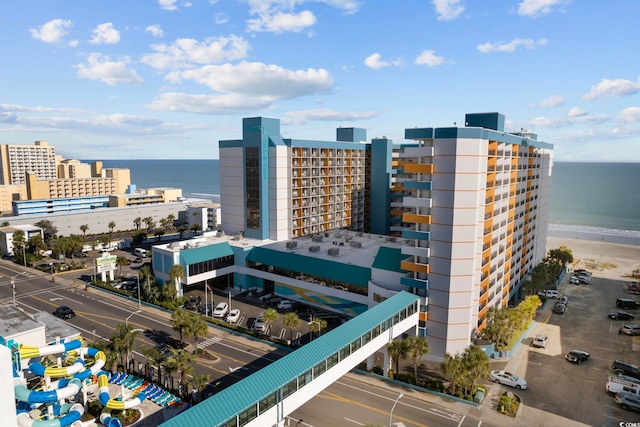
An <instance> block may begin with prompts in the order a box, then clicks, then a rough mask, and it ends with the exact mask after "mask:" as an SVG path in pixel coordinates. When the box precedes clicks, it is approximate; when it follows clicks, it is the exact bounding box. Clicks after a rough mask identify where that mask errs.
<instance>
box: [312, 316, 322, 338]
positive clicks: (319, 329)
mask: <svg viewBox="0 0 640 427" xmlns="http://www.w3.org/2000/svg"><path fill="white" fill-rule="evenodd" d="M314 323H315V324H316V325H318V338H320V336H321V335H322V324H321V323H320V322H319V321H317V320H312V321H311V322H309V324H310V325H312V324H314Z"/></svg>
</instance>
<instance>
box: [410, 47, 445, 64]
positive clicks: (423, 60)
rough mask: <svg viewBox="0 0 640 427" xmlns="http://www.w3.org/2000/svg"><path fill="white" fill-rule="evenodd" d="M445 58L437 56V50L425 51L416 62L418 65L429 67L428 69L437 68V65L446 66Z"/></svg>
mask: <svg viewBox="0 0 640 427" xmlns="http://www.w3.org/2000/svg"><path fill="white" fill-rule="evenodd" d="M444 61H445V59H444V57H443V56H438V55H436V51H435V50H424V51H422V53H421V54H420V55H418V56H417V57H416V60H415V61H414V62H415V64H417V65H427V66H428V67H435V66H437V65H442V64H444Z"/></svg>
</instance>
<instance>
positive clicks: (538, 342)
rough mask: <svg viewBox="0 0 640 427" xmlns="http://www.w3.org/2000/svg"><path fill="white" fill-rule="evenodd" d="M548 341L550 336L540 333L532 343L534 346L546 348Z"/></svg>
mask: <svg viewBox="0 0 640 427" xmlns="http://www.w3.org/2000/svg"><path fill="white" fill-rule="evenodd" d="M548 342H549V337H547V336H546V335H542V334H538V335H536V336H535V338H534V339H533V342H532V343H531V345H532V346H533V347H539V348H545V347H546V346H547V343H548Z"/></svg>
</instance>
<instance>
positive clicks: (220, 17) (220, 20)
mask: <svg viewBox="0 0 640 427" xmlns="http://www.w3.org/2000/svg"><path fill="white" fill-rule="evenodd" d="M213 22H214V23H216V24H218V25H221V24H226V23H227V22H229V17H227V15H225V14H224V12H217V13H216V14H215V15H213Z"/></svg>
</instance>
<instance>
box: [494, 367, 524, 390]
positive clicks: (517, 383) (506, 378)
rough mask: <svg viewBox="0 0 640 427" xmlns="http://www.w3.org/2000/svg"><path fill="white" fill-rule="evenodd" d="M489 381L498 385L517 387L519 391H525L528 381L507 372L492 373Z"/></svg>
mask: <svg viewBox="0 0 640 427" xmlns="http://www.w3.org/2000/svg"><path fill="white" fill-rule="evenodd" d="M489 379H490V380H491V381H493V382H496V383H498V384H504V385H508V386H509V387H515V388H517V389H518V390H525V389H526V388H527V381H526V380H525V379H524V378H520V377H519V376H517V375H514V374H512V373H511V372H507V371H491V375H489Z"/></svg>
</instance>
